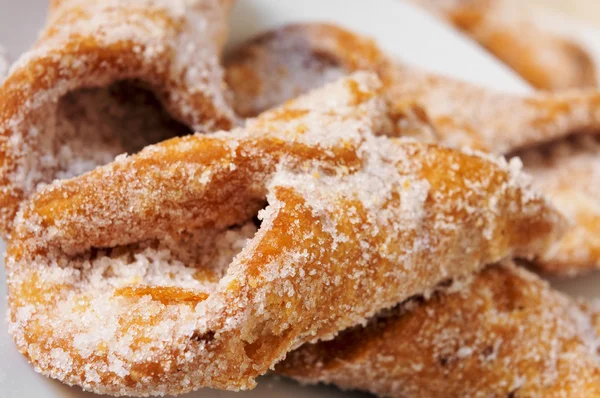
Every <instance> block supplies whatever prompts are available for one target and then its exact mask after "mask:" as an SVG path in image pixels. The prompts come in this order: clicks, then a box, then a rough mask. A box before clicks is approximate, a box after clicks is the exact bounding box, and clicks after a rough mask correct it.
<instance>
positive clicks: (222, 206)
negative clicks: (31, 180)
mask: <svg viewBox="0 0 600 398" xmlns="http://www.w3.org/2000/svg"><path fill="white" fill-rule="evenodd" d="M380 91H381V84H380V83H379V81H378V79H377V77H376V76H375V75H374V74H367V73H358V74H355V75H352V76H350V77H347V78H345V79H342V80H340V81H339V82H336V83H335V84H333V85H330V86H326V87H325V88H323V89H321V90H318V91H315V92H313V93H311V94H308V95H307V96H304V97H301V98H299V99H296V100H294V101H292V102H289V103H287V104H286V105H285V106H283V107H281V108H277V109H274V110H271V111H268V112H266V113H264V114H263V115H261V116H260V117H258V118H257V119H254V120H249V121H248V122H247V124H246V127H245V128H244V129H237V130H233V131H232V132H228V133H226V132H220V133H216V134H213V135H194V136H189V137H183V138H174V139H171V140H169V141H166V142H164V143H161V144H158V145H154V146H149V147H147V148H145V149H144V150H142V151H141V152H140V153H139V154H137V155H134V156H130V157H120V158H119V159H117V160H116V161H115V162H114V163H111V164H109V165H107V166H104V167H100V168H97V169H95V170H94V171H92V172H89V173H86V174H84V175H82V176H80V177H76V178H74V179H71V180H63V181H56V182H54V183H52V184H50V185H49V186H47V187H45V188H43V189H41V190H40V191H39V192H38V193H36V194H34V195H33V197H32V198H31V199H30V200H29V201H27V202H26V203H25V204H24V205H23V206H22V208H21V211H20V212H19V215H18V216H17V219H16V225H15V230H14V233H13V236H12V239H11V241H10V243H9V247H8V252H7V253H8V254H7V259H6V265H7V276H8V277H7V279H8V287H9V319H10V332H11V334H12V335H13V337H14V339H15V341H16V343H17V346H18V347H19V349H20V350H21V352H23V353H24V354H25V355H26V356H27V357H28V358H29V360H30V361H31V362H32V363H33V364H34V365H35V366H36V368H37V369H38V370H39V371H41V372H42V373H44V374H46V375H49V376H51V377H53V378H57V379H59V380H62V381H63V382H66V383H68V384H77V385H80V386H82V387H83V388H85V389H87V390H92V391H95V392H100V393H109V394H128V395H147V394H176V393H183V392H187V391H190V390H194V389H197V388H200V387H215V388H220V389H231V390H237V389H245V388H250V387H253V386H254V384H255V382H254V379H255V377H257V376H259V375H261V374H263V373H265V372H266V371H267V370H268V369H269V368H271V367H272V366H273V365H274V364H275V363H277V362H278V361H280V360H281V359H282V358H283V357H285V355H286V354H287V353H288V352H289V351H290V350H292V349H295V348H297V347H299V346H301V345H302V344H304V343H307V342H310V341H318V340H321V339H329V338H332V337H334V336H335V335H336V334H337V333H338V332H339V331H341V330H343V329H346V328H348V327H351V326H354V325H357V324H362V323H364V322H365V321H366V319H368V318H369V317H371V316H373V315H374V314H375V313H378V312H380V311H381V310H383V309H385V308H390V307H393V306H395V305H396V304H398V303H399V302H402V301H404V300H406V299H407V298H409V297H411V296H413V295H415V294H420V293H422V292H424V291H428V290H430V289H433V288H434V287H435V286H436V285H437V284H439V283H440V282H442V281H444V280H447V279H451V278H455V277H459V276H461V275H469V274H472V273H473V272H475V271H477V270H479V269H481V267H482V266H483V265H484V264H489V263H493V262H496V261H499V260H501V259H503V258H506V257H512V256H524V257H532V256H533V255H535V254H537V253H543V252H544V251H545V250H546V249H547V247H548V245H549V244H551V242H552V241H554V240H555V239H556V238H557V236H558V235H559V234H560V233H561V232H562V226H563V223H562V218H561V217H560V215H559V214H558V213H557V212H556V211H555V210H554V208H553V207H552V206H551V205H549V204H548V203H547V202H546V201H545V200H544V199H543V198H542V197H541V196H539V195H538V194H536V193H534V192H533V191H532V190H531V189H530V187H529V185H528V182H527V179H526V178H524V177H523V176H522V175H521V173H520V172H519V170H518V169H519V167H518V164H517V163H506V162H505V161H503V160H499V159H496V158H494V157H492V156H489V155H483V154H481V153H475V152H472V151H466V152H460V151H456V150H452V149H448V148H444V147H439V146H436V145H430V144H423V143H418V142H415V141H413V140H399V139H390V138H387V137H376V136H375V135H374V134H375V133H380V132H384V131H385V129H386V128H387V127H389V125H388V122H387V117H386V116H387V115H386V109H387V107H386V106H385V102H384V101H383V100H382V97H381V94H380ZM265 206H266V207H265ZM257 214H258V216H257V218H256V215H257ZM253 220H254V222H253Z"/></svg>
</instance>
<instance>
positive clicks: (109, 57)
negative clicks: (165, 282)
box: [0, 0, 234, 236]
mask: <svg viewBox="0 0 600 398" xmlns="http://www.w3.org/2000/svg"><path fill="white" fill-rule="evenodd" d="M231 6H232V1H231V0H173V1H159V0H133V1H126V0H113V1H101V0H62V1H53V2H52V3H51V8H50V14H49V18H48V23H47V26H46V28H45V29H44V30H43V32H42V33H41V36H40V38H39V40H38V42H37V43H36V44H35V46H34V47H33V49H32V50H31V51H29V52H28V53H26V54H24V55H23V56H22V57H21V58H20V59H19V60H18V61H17V62H16V64H15V66H14V67H13V68H12V70H11V73H10V74H9V76H8V77H7V78H6V80H4V82H3V83H2V84H1V85H0V186H1V188H0V232H1V233H2V235H4V236H6V235H7V234H8V233H9V232H10V229H11V223H12V220H13V218H14V215H15V213H16V211H17V209H18V206H19V203H20V202H21V201H22V200H23V199H25V198H27V197H28V196H30V195H31V194H32V193H33V192H34V191H35V189H36V188H37V187H38V186H40V185H43V184H44V183H49V182H51V181H52V180H53V179H55V178H68V177H72V176H75V175H79V174H81V173H83V172H85V171H88V170H91V169H93V168H94V167H96V166H98V165H101V164H105V163H108V162H110V161H112V159H113V158H114V157H115V156H116V155H118V154H121V153H124V152H128V153H134V152H137V151H139V150H140V149H141V148H143V147H144V146H145V145H148V144H150V143H155V142H159V141H162V140H164V139H166V138H169V137H172V136H174V135H182V134H188V133H189V132H190V129H193V130H198V131H212V130H216V129H219V128H228V127H230V126H231V125H232V123H233V121H234V115H233V112H232V111H231V109H230V107H229V105H228V104H227V102H226V100H225V95H224V93H223V81H222V69H221V66H220V62H219V56H220V51H221V47H222V45H223V41H224V39H225V35H226V30H225V24H226V19H227V16H228V14H229V10H230V8H231Z"/></svg>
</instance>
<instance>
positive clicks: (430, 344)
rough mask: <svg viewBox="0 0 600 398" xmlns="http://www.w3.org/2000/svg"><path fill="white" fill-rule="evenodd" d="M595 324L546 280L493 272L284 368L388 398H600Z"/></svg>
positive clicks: (306, 351) (309, 379)
mask: <svg viewBox="0 0 600 398" xmlns="http://www.w3.org/2000/svg"><path fill="white" fill-rule="evenodd" d="M591 321H592V320H591V319H590V316H588V314H587V313H585V312H583V311H582V310H581V309H580V308H579V307H578V305H577V304H576V303H574V302H572V301H571V300H570V299H569V298H567V297H565V296H564V295H562V294H561V293H559V292H557V291H555V290H553V289H552V288H550V287H549V286H548V284H547V283H546V282H543V281H542V280H541V279H539V278H538V277H537V276H535V275H533V274H531V273H529V272H527V271H525V270H524V269H519V268H517V267H514V266H512V265H501V266H492V267H488V268H486V269H485V270H484V271H483V272H482V273H480V274H479V275H478V276H476V277H474V279H473V280H472V281H470V282H468V283H467V284H466V285H465V286H461V285H458V286H457V285H456V284H455V285H451V286H450V288H443V289H442V291H440V292H437V293H434V294H433V296H432V297H431V298H430V299H423V298H422V297H416V298H413V299H411V300H408V301H407V302H405V303H403V304H402V305H400V306H399V307H397V308H395V309H393V310H391V311H387V312H385V313H383V314H381V315H380V316H379V317H375V318H373V319H372V320H370V321H369V323H368V324H367V325H366V326H357V327H355V328H352V329H349V330H347V331H344V332H342V333H341V334H340V335H339V336H337V337H336V338H335V340H333V341H327V342H321V343H317V344H307V345H305V346H303V347H301V348H300V349H299V350H297V351H294V352H292V353H291V354H289V355H288V358H287V359H286V360H285V361H284V362H283V363H281V364H279V365H278V366H277V371H278V372H280V373H282V374H284V375H287V376H290V377H293V378H295V379H297V380H300V381H302V382H306V383H319V382H322V383H332V384H335V385H337V386H339V387H341V388H344V389H358V390H363V391H368V392H371V393H374V394H377V395H379V396H385V397H414V398H419V397H424V398H436V397H440V398H442V397H443V398H452V397H467V396H468V397H515V398H516V397H600V356H599V354H598V351H597V350H598V348H599V342H600V339H599V334H598V332H596V330H595V329H594V326H593V324H592V322H591Z"/></svg>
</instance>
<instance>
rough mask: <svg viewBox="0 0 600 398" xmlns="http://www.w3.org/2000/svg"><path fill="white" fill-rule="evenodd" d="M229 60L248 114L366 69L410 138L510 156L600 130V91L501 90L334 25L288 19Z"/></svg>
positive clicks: (241, 105)
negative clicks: (420, 64)
mask: <svg viewBox="0 0 600 398" xmlns="http://www.w3.org/2000/svg"><path fill="white" fill-rule="evenodd" d="M298 64H302V65H308V66H309V67H306V68H298ZM225 65H226V77H227V81H228V82H229V84H230V86H231V88H232V90H233V92H234V98H236V100H235V104H236V105H235V107H236V109H238V110H239V111H240V112H241V114H242V115H245V116H253V115H255V114H256V113H257V112H259V111H262V110H264V109H268V108H270V107H272V106H276V105H278V104H280V103H282V102H283V101H285V100H287V99H289V98H291V96H293V95H294V94H296V93H298V92H304V91H305V90H306V89H308V88H315V87H319V86H320V85H321V84H322V83H323V81H324V80H328V79H335V77H337V76H339V75H340V74H344V73H346V74H347V73H350V72H352V71H355V70H361V69H366V70H372V71H375V72H378V73H379V75H380V77H381V78H382V79H383V81H384V84H385V87H386V89H385V95H386V96H387V98H388V100H389V102H390V108H391V109H390V112H391V116H392V117H393V118H394V119H395V121H396V123H397V127H398V130H399V133H401V134H402V135H405V136H406V135H413V136H416V137H417V138H419V139H423V138H427V139H429V140H434V141H435V140H439V141H442V142H443V143H445V144H446V145H451V146H453V147H459V148H460V147H465V146H468V147H472V148H477V149H482V150H486V151H489V152H493V153H496V154H506V153H507V152H512V151H515V150H517V149H521V148H523V147H528V146H531V145H535V144H537V143H539V142H546V141H550V140H552V139H555V138H561V137H565V136H567V135H568V134H570V133H572V132H577V131H580V130H591V129H594V130H598V129H600V96H599V95H598V94H597V93H596V92H594V91H582V92H577V91H573V92H566V93H563V94H536V95H531V96H529V97H519V96H514V95H509V94H503V93H496V92H493V91H490V90H487V89H484V88H481V87H477V86H473V85H471V84H467V83H463V82H460V81H456V80H452V79H449V78H446V77H442V76H436V75H433V74H430V73H427V72H425V71H422V70H416V69H412V68H409V67H407V66H404V65H399V64H395V63H394V62H393V61H391V60H390V59H388V58H387V56H386V55H385V54H383V53H382V52H381V51H380V50H379V49H378V48H377V45H376V44H375V43H374V42H373V41H371V40H369V39H368V38H365V37H361V36H359V35H357V34H354V33H352V32H349V31H346V30H343V29H341V28H338V27H336V26H333V25H323V24H304V25H288V26H285V27H283V28H280V29H276V30H273V31H270V32H267V33H264V34H262V35H260V36H258V37H256V38H254V39H251V40H250V41H248V42H246V43H244V44H242V45H241V46H240V47H239V48H238V49H236V50H234V51H233V52H231V53H230V54H229V56H228V58H227V59H226V62H225ZM275 71H278V72H277V73H275Z"/></svg>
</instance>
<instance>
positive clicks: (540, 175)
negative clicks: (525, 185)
mask: <svg viewBox="0 0 600 398" xmlns="http://www.w3.org/2000/svg"><path fill="white" fill-rule="evenodd" d="M519 156H521V158H522V159H523V162H524V164H525V167H526V169H527V171H528V172H529V173H531V174H532V176H533V178H534V181H535V184H536V185H537V186H538V187H539V188H540V189H542V190H543V191H544V192H546V193H547V194H548V195H549V197H550V198H551V200H552V201H553V202H554V203H555V204H556V206H557V207H558V208H559V209H560V210H561V211H562V212H563V213H564V214H565V215H566V216H567V217H568V218H569V220H570V222H571V227H570V228H569V229H568V232H567V234H566V235H565V236H564V237H563V238H562V239H561V240H559V241H558V242H557V244H556V245H555V246H554V247H553V248H552V249H550V250H549V251H548V253H546V255H545V256H544V258H543V263H542V264H543V268H544V270H547V271H549V272H552V273H558V274H565V275H569V274H571V275H573V274H577V273H581V272H583V271H585V270H590V269H594V268H598V267H600V187H599V186H598V184H597V183H596V182H597V181H600V142H599V138H598V137H595V136H591V135H586V134H582V135H576V136H573V137H570V138H569V139H565V140H560V141H557V142H554V143H551V144H547V145H545V146H540V147H537V148H532V149H530V150H527V151H524V152H522V153H520V154H519Z"/></svg>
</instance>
